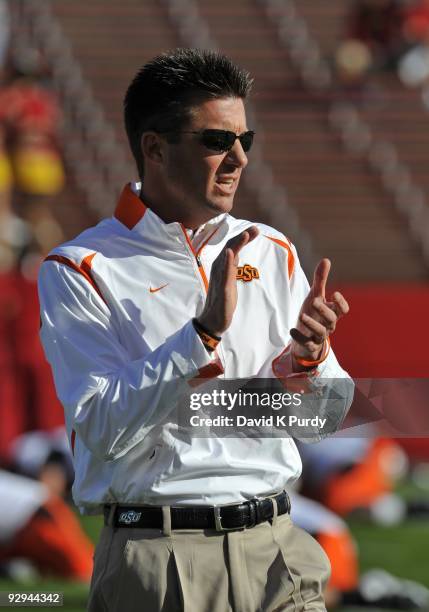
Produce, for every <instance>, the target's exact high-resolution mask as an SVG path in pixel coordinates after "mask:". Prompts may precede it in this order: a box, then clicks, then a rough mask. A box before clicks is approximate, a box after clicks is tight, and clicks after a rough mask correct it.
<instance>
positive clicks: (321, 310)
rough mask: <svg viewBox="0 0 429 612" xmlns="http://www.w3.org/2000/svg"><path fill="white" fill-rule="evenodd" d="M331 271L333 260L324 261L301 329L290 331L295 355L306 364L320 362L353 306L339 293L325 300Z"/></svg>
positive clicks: (304, 310) (301, 317) (299, 325)
mask: <svg viewBox="0 0 429 612" xmlns="http://www.w3.org/2000/svg"><path fill="white" fill-rule="evenodd" d="M330 269H331V262H330V261H329V259H322V260H321V261H320V262H319V263H318V265H317V266H316V269H315V271H314V277H313V284H312V286H311V289H310V292H309V294H308V295H307V297H306V298H305V300H304V302H303V304H302V307H301V310H300V313H299V317H298V323H297V327H296V328H293V329H291V330H290V335H291V336H292V355H293V356H295V357H299V358H301V359H305V360H306V361H317V360H318V359H320V357H321V355H322V351H323V348H324V342H325V340H326V339H327V337H328V336H329V335H330V334H332V333H333V332H334V331H335V327H336V325H337V321H338V320H339V319H340V318H341V317H342V316H343V315H345V314H347V313H348V312H349V305H348V304H347V302H346V300H345V299H344V297H343V296H342V295H341V293H339V292H338V291H336V292H335V293H333V294H332V296H331V300H330V301H328V300H327V299H326V297H325V292H326V283H327V280H328V275H329V270H330ZM296 369H297V370H299V369H301V368H299V367H297V368H296Z"/></svg>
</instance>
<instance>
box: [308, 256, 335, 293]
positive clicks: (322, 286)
mask: <svg viewBox="0 0 429 612" xmlns="http://www.w3.org/2000/svg"><path fill="white" fill-rule="evenodd" d="M330 269H331V262H330V260H329V259H327V258H326V257H325V258H324V259H322V260H321V261H319V263H318V264H317V266H316V269H315V271H314V276H313V286H312V291H313V295H314V296H319V297H321V298H323V299H325V292H326V282H327V280H328V275H329V270H330Z"/></svg>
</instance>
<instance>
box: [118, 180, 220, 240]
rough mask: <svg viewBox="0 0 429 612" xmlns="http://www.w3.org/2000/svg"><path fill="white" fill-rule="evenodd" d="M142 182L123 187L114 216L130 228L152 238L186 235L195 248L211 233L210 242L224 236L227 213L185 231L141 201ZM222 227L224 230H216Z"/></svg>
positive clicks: (177, 223) (178, 224) (180, 225)
mask: <svg viewBox="0 0 429 612" xmlns="http://www.w3.org/2000/svg"><path fill="white" fill-rule="evenodd" d="M140 188H141V183H128V184H127V185H125V187H124V188H123V190H122V193H121V195H120V197H119V200H118V204H117V206H116V209H115V212H114V217H115V218H116V219H117V220H118V221H120V222H121V223H122V224H123V225H125V227H127V228H128V229H129V230H132V231H134V232H137V233H139V234H140V235H143V236H145V237H146V236H150V237H152V238H154V237H155V236H154V234H155V235H157V236H158V237H161V235H164V237H170V238H175V239H177V238H182V239H183V238H184V237H185V235H187V236H188V238H189V240H190V241H191V243H192V245H193V247H194V248H198V246H199V245H200V244H202V243H204V242H205V241H207V240H208V239H209V240H210V237H211V236H213V241H214V242H218V241H220V240H221V237H222V236H223V235H224V231H225V232H227V231H228V229H227V228H228V221H229V219H230V216H229V215H228V214H227V213H222V214H220V215H218V216H217V217H214V218H213V219H210V221H208V222H207V223H205V224H204V225H202V226H201V227H199V228H198V229H197V230H196V231H195V232H191V230H186V229H185V227H184V226H183V225H182V224H181V223H179V222H177V221H175V222H173V223H164V221H163V220H162V219H161V218H160V217H158V215H157V214H156V213H154V212H153V210H151V209H150V208H149V207H148V206H146V205H145V204H144V202H143V201H142V200H141V199H140V197H139V195H138V194H139V193H140ZM221 228H222V229H223V228H224V231H216V230H221Z"/></svg>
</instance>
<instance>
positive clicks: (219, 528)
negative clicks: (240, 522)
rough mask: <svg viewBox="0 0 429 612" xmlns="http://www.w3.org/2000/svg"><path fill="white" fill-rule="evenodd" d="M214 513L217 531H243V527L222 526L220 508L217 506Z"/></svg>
mask: <svg viewBox="0 0 429 612" xmlns="http://www.w3.org/2000/svg"><path fill="white" fill-rule="evenodd" d="M213 512H214V520H215V529H216V531H239V530H240V529H243V527H224V526H223V525H222V517H221V515H220V507H219V506H215V507H214V508H213Z"/></svg>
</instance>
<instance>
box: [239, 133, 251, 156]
mask: <svg viewBox="0 0 429 612" xmlns="http://www.w3.org/2000/svg"><path fill="white" fill-rule="evenodd" d="M253 135H254V134H253V132H245V133H244V134H242V135H241V136H240V142H241V146H242V147H243V151H244V152H245V153H247V151H250V148H251V146H252V144H253Z"/></svg>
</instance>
